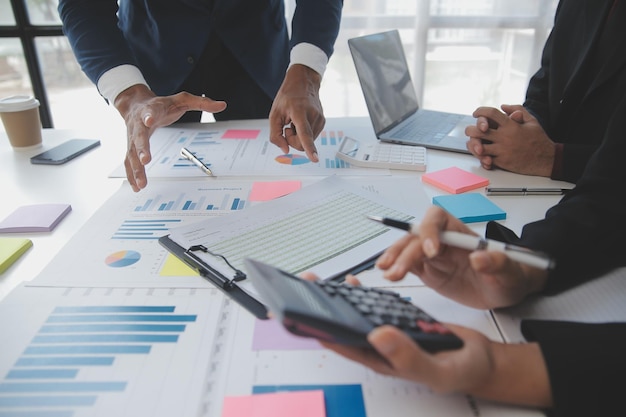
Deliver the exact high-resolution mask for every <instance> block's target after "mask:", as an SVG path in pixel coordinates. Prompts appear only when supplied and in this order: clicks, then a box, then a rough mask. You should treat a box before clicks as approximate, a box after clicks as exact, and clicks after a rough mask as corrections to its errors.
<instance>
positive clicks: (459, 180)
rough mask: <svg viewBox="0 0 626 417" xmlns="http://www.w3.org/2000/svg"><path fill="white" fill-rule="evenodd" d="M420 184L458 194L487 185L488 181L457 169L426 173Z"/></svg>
mask: <svg viewBox="0 0 626 417" xmlns="http://www.w3.org/2000/svg"><path fill="white" fill-rule="evenodd" d="M422 182H425V183H426V184H430V185H434V186H435V187H439V188H441V189H442V190H445V191H447V192H449V193H452V194H460V193H464V192H466V191H469V190H475V189H476V188H480V187H486V186H487V185H489V179H488V178H485V177H481V176H480V175H476V174H473V173H471V172H468V171H465V170H464V169H461V168H457V167H450V168H446V169H441V170H439V171H433V172H427V173H426V174H423V175H422Z"/></svg>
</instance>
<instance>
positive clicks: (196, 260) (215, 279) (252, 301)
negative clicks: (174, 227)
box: [159, 235, 269, 320]
mask: <svg viewBox="0 0 626 417" xmlns="http://www.w3.org/2000/svg"><path fill="white" fill-rule="evenodd" d="M159 243H160V244H161V245H162V246H163V247H164V248H165V249H167V250H168V251H169V252H170V253H172V255H174V256H176V257H177V258H178V259H180V260H181V261H183V262H184V263H185V264H187V265H188V266H189V267H191V268H192V269H194V270H195V271H196V272H198V274H200V276H201V277H203V278H204V279H206V280H207V281H209V282H210V283H212V284H213V285H215V287H217V289H219V290H220V291H222V292H223V293H224V294H226V295H227V296H228V297H230V298H232V299H233V300H235V301H236V302H237V303H239V304H240V305H241V306H242V307H244V308H245V309H246V310H248V311H249V312H250V313H252V314H253V315H254V316H255V317H256V318H258V319H261V320H267V319H269V316H268V310H267V307H266V306H265V305H264V304H263V303H261V302H260V301H259V300H257V299H256V298H254V297H253V296H251V295H250V294H248V293H247V292H245V291H244V290H243V289H241V287H239V286H238V285H237V281H240V280H242V279H245V274H243V272H241V271H238V270H236V271H237V272H235V274H234V275H233V277H232V278H228V277H227V276H225V275H224V274H222V273H221V272H219V271H217V270H216V269H215V268H213V267H212V266H211V265H209V264H207V263H206V262H204V261H203V260H202V259H200V257H198V256H196V255H195V254H194V252H196V251H206V248H204V247H203V246H201V245H197V246H192V247H190V248H188V249H185V248H183V247H182V246H180V245H179V244H178V243H176V242H174V241H173V240H172V239H170V237H169V235H165V236H162V237H160V238H159Z"/></svg>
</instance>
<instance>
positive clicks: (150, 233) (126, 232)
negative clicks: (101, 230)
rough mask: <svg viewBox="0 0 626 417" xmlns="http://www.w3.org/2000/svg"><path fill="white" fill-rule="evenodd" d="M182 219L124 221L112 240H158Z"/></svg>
mask: <svg viewBox="0 0 626 417" xmlns="http://www.w3.org/2000/svg"><path fill="white" fill-rule="evenodd" d="M181 221H182V220H181V219H154V220H124V222H122V224H121V226H120V227H119V228H118V229H117V231H116V232H115V233H114V234H113V236H112V239H132V240H137V239H158V238H160V237H161V236H163V235H164V234H166V232H167V231H168V230H170V228H171V227H174V226H177V225H178V224H179V223H180V222H181Z"/></svg>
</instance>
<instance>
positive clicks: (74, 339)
mask: <svg viewBox="0 0 626 417" xmlns="http://www.w3.org/2000/svg"><path fill="white" fill-rule="evenodd" d="M116 342H125V343H133V342H137V343H176V342H178V335H170V334H68V335H58V336H57V335H52V336H51V335H42V336H35V337H34V338H33V341H32V343H34V344H35V343H116Z"/></svg>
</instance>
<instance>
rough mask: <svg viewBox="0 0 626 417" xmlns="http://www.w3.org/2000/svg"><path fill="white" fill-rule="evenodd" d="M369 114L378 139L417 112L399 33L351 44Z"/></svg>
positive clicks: (393, 32)
mask: <svg viewBox="0 0 626 417" xmlns="http://www.w3.org/2000/svg"><path fill="white" fill-rule="evenodd" d="M348 45H349V46H350V52H351V53H352V59H353V60H354V66H355V67H356V72H357V75H358V77H359V81H360V83H361V89H362V90H363V96H364V97H365V103H366V104H367V110H368V112H369V114H370V118H371V119H372V124H373V125H374V131H375V132H376V134H377V135H378V134H379V133H380V132H382V131H384V130H387V129H389V128H391V127H393V126H395V125H397V124H398V123H400V122H401V121H402V120H404V119H405V118H407V117H408V116H409V115H411V114H413V113H414V112H415V111H416V110H417V109H418V103H417V95H416V94H415V88H414V87H413V82H412V81H411V75H410V74H409V67H408V65H407V63H406V57H405V56H404V49H403V47H402V41H401V40H400V35H399V33H398V31H397V30H392V31H389V32H382V33H376V34H372V35H366V36H361V37H358V38H352V39H349V40H348Z"/></svg>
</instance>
